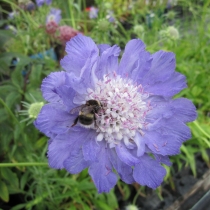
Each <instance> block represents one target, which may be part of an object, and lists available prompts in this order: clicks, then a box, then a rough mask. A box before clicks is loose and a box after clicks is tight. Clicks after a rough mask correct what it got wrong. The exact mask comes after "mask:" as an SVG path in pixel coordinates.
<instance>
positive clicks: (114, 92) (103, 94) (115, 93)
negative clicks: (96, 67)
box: [86, 74, 149, 147]
mask: <svg viewBox="0 0 210 210" xmlns="http://www.w3.org/2000/svg"><path fill="white" fill-rule="evenodd" d="M88 93H89V95H88V97H87V99H86V100H90V99H93V100H97V101H99V102H100V103H101V109H100V110H99V111H98V112H97V113H95V116H96V120H95V127H94V128H95V129H96V132H97V133H98V135H97V138H96V140H97V141H102V140H103V139H104V140H105V141H106V142H107V143H109V145H110V147H114V146H115V144H117V143H119V141H121V140H124V142H125V144H126V145H132V144H133V143H134V138H135V134H136V131H138V132H140V133H142V128H143V127H144V126H145V116H146V113H147V111H148V110H149V106H148V103H147V102H146V98H148V94H146V93H144V91H143V89H142V86H141V85H135V84H134V82H133V81H132V80H130V79H128V78H122V77H121V76H119V75H116V74H115V75H113V76H111V77H110V76H108V75H106V76H104V77H103V80H99V81H98V82H97V83H96V86H95V90H92V89H89V90H88Z"/></svg>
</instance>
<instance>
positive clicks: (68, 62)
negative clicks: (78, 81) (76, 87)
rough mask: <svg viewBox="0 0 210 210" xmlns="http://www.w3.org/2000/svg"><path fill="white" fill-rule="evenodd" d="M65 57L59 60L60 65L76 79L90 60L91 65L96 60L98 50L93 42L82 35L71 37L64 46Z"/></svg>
mask: <svg viewBox="0 0 210 210" xmlns="http://www.w3.org/2000/svg"><path fill="white" fill-rule="evenodd" d="M66 52H67V55H66V56H65V57H64V58H63V59H61V61H60V64H61V66H62V67H63V69H65V70H66V71H68V72H71V73H74V75H75V76H76V77H79V76H80V75H81V70H82V69H83V67H84V66H85V65H86V64H87V61H88V60H91V64H92V65H93V63H94V62H95V61H96V60H97V57H98V55H99V50H98V47H97V46H96V44H95V43H94V41H93V40H92V39H91V38H89V37H86V36H83V35H82V34H78V35H77V36H75V37H73V38H72V39H71V40H70V41H69V42H67V44H66Z"/></svg>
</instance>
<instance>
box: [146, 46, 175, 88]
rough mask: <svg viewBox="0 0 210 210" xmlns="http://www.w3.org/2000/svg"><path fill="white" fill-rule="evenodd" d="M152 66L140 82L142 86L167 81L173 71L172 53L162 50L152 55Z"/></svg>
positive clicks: (173, 56)
mask: <svg viewBox="0 0 210 210" xmlns="http://www.w3.org/2000/svg"><path fill="white" fill-rule="evenodd" d="M152 59H153V60H152V65H151V68H150V70H149V71H148V73H147V74H146V75H145V76H144V78H143V80H142V84H143V85H153V84H155V83H157V82H164V81H166V80H168V79H169V78H170V77H171V75H172V73H173V72H174V70H175V66H176V60H175V55H174V53H172V52H164V51H162V50H160V51H158V52H156V53H154V54H152Z"/></svg>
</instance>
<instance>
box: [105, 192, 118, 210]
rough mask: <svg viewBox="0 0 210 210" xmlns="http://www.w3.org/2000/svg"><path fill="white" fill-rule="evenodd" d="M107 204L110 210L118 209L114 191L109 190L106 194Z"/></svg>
mask: <svg viewBox="0 0 210 210" xmlns="http://www.w3.org/2000/svg"><path fill="white" fill-rule="evenodd" d="M107 202H108V205H109V206H110V207H111V209H116V208H118V202H117V198H116V195H115V194H114V190H111V191H110V193H109V194H107Z"/></svg>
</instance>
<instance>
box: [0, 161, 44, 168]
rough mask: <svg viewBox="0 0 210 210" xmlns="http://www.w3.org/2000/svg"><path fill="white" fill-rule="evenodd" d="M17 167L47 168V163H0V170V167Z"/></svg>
mask: <svg viewBox="0 0 210 210" xmlns="http://www.w3.org/2000/svg"><path fill="white" fill-rule="evenodd" d="M17 166H48V163H33V162H31V163H30V162H27V163H0V168H2V167H17Z"/></svg>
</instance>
